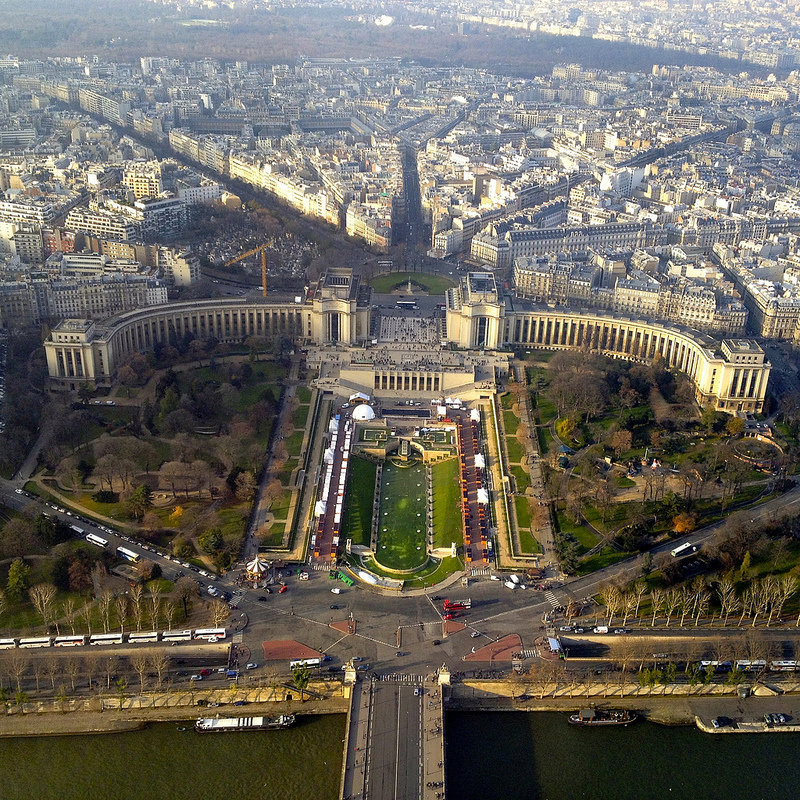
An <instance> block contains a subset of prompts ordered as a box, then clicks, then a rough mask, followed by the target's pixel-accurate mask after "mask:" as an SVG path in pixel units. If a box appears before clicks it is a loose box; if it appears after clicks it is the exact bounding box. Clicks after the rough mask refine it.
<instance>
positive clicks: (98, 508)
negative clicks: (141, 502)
mask: <svg viewBox="0 0 800 800" xmlns="http://www.w3.org/2000/svg"><path fill="white" fill-rule="evenodd" d="M73 502H74V503H75V504H76V505H78V506H82V507H83V508H85V509H86V510H87V511H90V512H91V513H93V514H102V515H103V516H104V517H111V519H118V520H124V519H126V517H127V515H126V514H125V509H124V507H123V505H122V503H98V502H97V500H95V499H94V498H93V497H92V496H91V495H90V494H82V495H81V496H80V497H79V498H78V499H77V500H73Z"/></svg>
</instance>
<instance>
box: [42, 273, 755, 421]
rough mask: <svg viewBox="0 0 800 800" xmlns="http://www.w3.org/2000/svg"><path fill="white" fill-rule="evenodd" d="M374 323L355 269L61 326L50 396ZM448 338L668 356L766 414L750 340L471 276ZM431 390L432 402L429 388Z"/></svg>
mask: <svg viewBox="0 0 800 800" xmlns="http://www.w3.org/2000/svg"><path fill="white" fill-rule="evenodd" d="M371 313H372V308H371V290H370V289H369V287H367V286H362V285H361V283H360V281H359V278H358V277H357V276H354V275H353V274H352V271H350V270H346V269H332V270H329V271H328V272H327V273H326V274H325V275H324V276H323V277H322V278H320V280H319V282H318V283H317V284H316V286H315V287H313V288H312V289H311V290H309V292H308V293H307V295H306V296H304V297H296V298H285V299H277V298H268V299H264V298H252V299H247V298H228V299H213V300H197V301H191V302H184V303H174V304H171V305H166V306H154V307H149V308H144V309H141V310H139V311H132V312H127V313H125V314H120V315H118V316H116V317H113V318H111V319H109V320H107V321H106V322H104V323H95V322H92V321H90V320H70V319H68V320H64V321H63V322H61V323H60V324H59V325H57V326H56V327H54V328H53V331H52V333H51V335H50V337H49V338H48V340H47V341H46V342H45V350H46V354H47V364H48V371H49V375H50V378H51V380H52V382H53V384H54V386H57V387H61V388H63V389H67V390H75V389H77V388H78V386H80V385H81V384H85V383H93V384H95V385H108V384H110V383H111V382H113V380H114V377H115V375H116V371H117V369H118V367H119V366H120V365H121V364H122V363H124V361H125V359H126V358H127V357H128V356H129V355H130V354H132V353H134V352H144V351H147V350H149V349H151V348H152V347H153V346H154V345H155V343H156V342H163V343H164V344H174V343H176V342H178V341H181V340H182V339H183V338H185V337H187V336H189V337H198V338H201V339H204V338H215V339H218V340H219V341H222V342H242V341H244V340H245V339H247V338H249V337H258V338H264V339H274V338H276V337H284V336H285V337H287V338H290V339H292V340H293V341H294V342H296V343H298V344H312V345H320V346H326V345H335V344H342V345H361V346H363V345H365V344H366V343H368V341H369V336H370V317H371ZM446 330H447V334H446V339H447V342H448V343H449V344H450V345H451V346H455V347H459V348H462V349H464V350H478V351H480V350H490V351H494V350H502V349H507V348H509V347H524V348H538V349H553V350H568V349H574V350H587V351H591V352H598V353H603V354H605V355H608V356H612V357H615V358H624V359H630V360H633V361H640V362H645V363H650V362H652V361H653V360H654V359H655V358H656V357H662V358H663V359H664V360H665V361H666V363H667V364H668V365H669V366H670V367H673V368H676V369H679V370H681V371H683V372H684V373H686V374H687V375H688V377H689V378H690V379H691V380H692V382H693V384H694V387H695V395H696V397H697V400H698V402H700V403H701V404H702V405H704V406H707V405H712V406H714V407H715V408H717V409H719V410H722V411H727V412H731V413H732V412H736V411H744V412H760V411H761V410H762V409H763V404H764V398H765V396H766V391H767V382H768V379H769V373H770V369H771V365H770V363H769V362H768V361H767V360H766V359H765V357H764V351H763V350H762V349H761V347H760V346H759V345H758V343H757V342H755V341H754V340H752V339H745V338H738V339H723V340H722V341H721V342H720V341H717V340H715V339H713V338H711V337H710V336H707V335H706V334H703V333H700V332H698V331H693V330H688V329H685V328H680V327H678V326H675V325H671V324H667V323H663V322H656V321H653V320H645V319H633V318H628V317H621V316H615V315H612V314H607V313H602V312H597V311H591V310H576V309H551V308H537V307H534V306H532V305H529V304H526V303H525V302H524V301H520V300H519V299H518V298H516V297H513V296H511V295H506V296H504V297H501V296H500V293H499V292H498V289H497V284H496V282H495V279H494V276H492V275H491V274H487V273H471V274H469V275H467V276H466V277H464V278H462V280H461V282H460V284H459V286H457V287H456V288H454V289H450V290H448V292H447V303H446ZM368 353H369V351H368V350H367V354H368ZM362 363H363V359H362ZM383 372H385V369H384V368H381V367H377V368H376V369H374V370H373V373H374V375H377V376H378V377H377V382H376V381H375V378H374V376H373V383H372V385H373V386H375V387H376V388H379V389H380V388H382V383H381V381H382V380H383V377H382V373H383ZM423 386H425V390H428V386H430V391H431V392H433V393H436V389H435V384H434V383H433V382H429V383H428V384H423ZM441 388H442V389H443V388H444V387H441ZM420 389H421V387H418V388H417V390H418V391H419V390H420Z"/></svg>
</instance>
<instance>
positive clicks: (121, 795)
mask: <svg viewBox="0 0 800 800" xmlns="http://www.w3.org/2000/svg"><path fill="white" fill-rule="evenodd" d="M446 730H447V759H448V760H447V779H448V787H447V788H448V797H449V798H450V800H578V798H585V799H586V800H662V798H663V799H664V800H667V799H668V800H740V798H741V800H772V799H773V798H774V799H775V800H786V799H787V798H793V797H800V758H798V748H800V734H773V735H727V736H711V735H708V734H703V733H701V732H700V731H698V730H697V729H695V728H693V727H692V728H690V727H681V728H665V727H662V726H659V725H653V724H650V723H646V722H637V723H636V724H634V725H630V726H628V727H619V728H601V729H587V728H574V727H572V726H570V725H568V724H567V720H566V715H565V714H557V713H532V714H525V713H522V712H518V713H511V712H498V713H491V712H450V713H448V714H447V722H446ZM344 733H345V717H344V716H343V715H325V716H318V717H305V718H301V719H300V721H299V723H298V724H297V725H296V726H295V727H294V728H290V729H288V730H285V731H269V732H255V733H230V734H220V735H218V736H213V735H210V734H206V735H200V734H196V733H194V731H192V730H191V729H190V730H187V731H185V732H181V731H178V730H177V727H176V725H175V724H172V723H169V724H168V723H162V724H157V725H150V726H148V727H147V728H146V729H144V730H142V731H132V732H130V733H120V734H111V735H99V736H65V737H50V738H31V739H0V800H29V798H35V799H36V800H51V799H52V800H228V798H230V800H256V798H258V800H336V798H337V795H338V789H339V777H340V770H341V762H342V739H343V738H344Z"/></svg>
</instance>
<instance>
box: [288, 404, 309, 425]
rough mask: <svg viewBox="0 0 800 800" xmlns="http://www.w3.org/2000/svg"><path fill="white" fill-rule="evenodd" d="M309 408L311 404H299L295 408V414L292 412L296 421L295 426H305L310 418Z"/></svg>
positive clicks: (293, 419) (293, 420) (294, 421)
mask: <svg viewBox="0 0 800 800" xmlns="http://www.w3.org/2000/svg"><path fill="white" fill-rule="evenodd" d="M309 410H310V407H309V406H298V407H297V408H296V409H295V410H294V414H292V422H293V423H294V426H295V428H305V426H306V422H307V420H308V412H309Z"/></svg>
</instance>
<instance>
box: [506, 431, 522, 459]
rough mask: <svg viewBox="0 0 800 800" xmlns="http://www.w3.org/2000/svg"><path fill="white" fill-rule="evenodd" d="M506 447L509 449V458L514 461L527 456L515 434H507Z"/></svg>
mask: <svg viewBox="0 0 800 800" xmlns="http://www.w3.org/2000/svg"><path fill="white" fill-rule="evenodd" d="M506 449H507V450H508V460H509V461H510V462H512V463H513V462H515V461H522V459H523V458H524V457H525V450H524V449H523V447H522V445H521V444H520V443H519V442H518V441H517V440H516V438H515V437H513V436H506Z"/></svg>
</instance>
